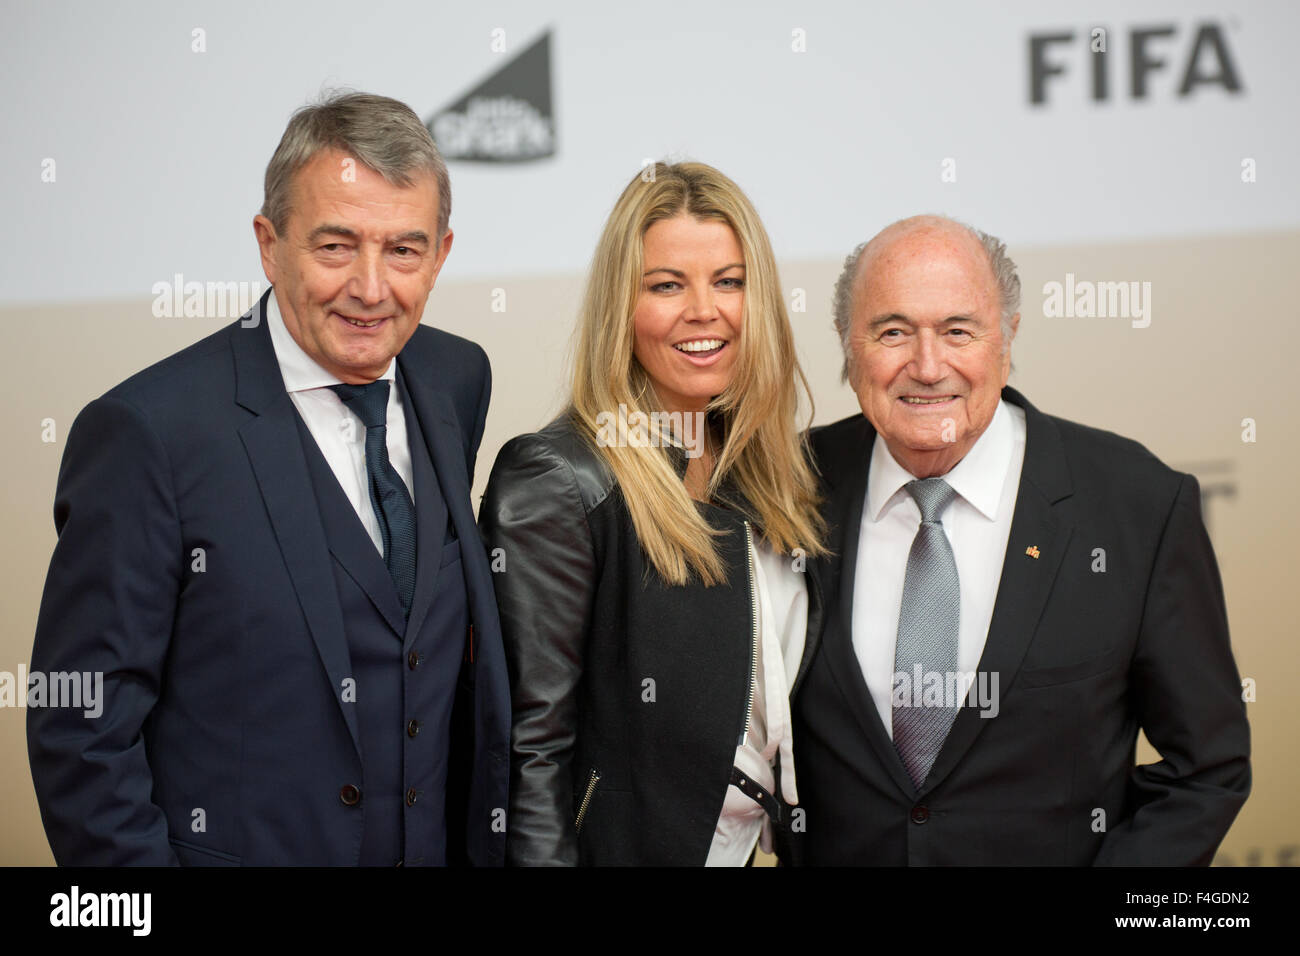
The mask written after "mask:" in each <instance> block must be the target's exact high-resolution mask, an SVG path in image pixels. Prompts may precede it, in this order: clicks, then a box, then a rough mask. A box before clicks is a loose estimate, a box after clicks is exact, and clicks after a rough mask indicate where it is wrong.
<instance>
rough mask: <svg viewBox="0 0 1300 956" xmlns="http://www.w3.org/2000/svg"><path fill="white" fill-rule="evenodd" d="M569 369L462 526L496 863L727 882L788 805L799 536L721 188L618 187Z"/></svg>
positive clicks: (688, 184) (796, 377)
mask: <svg viewBox="0 0 1300 956" xmlns="http://www.w3.org/2000/svg"><path fill="white" fill-rule="evenodd" d="M573 366H574V371H573V389H572V397H571V403H570V406H569V408H568V409H567V410H566V411H565V413H564V414H563V415H561V416H560V417H559V418H558V419H556V420H555V421H553V422H552V423H551V424H550V425H548V426H547V427H545V428H544V429H542V430H541V431H539V432H537V433H534V434H530V435H523V436H520V437H518V438H515V439H514V440H513V441H511V442H509V443H508V444H507V445H506V446H505V447H504V448H503V449H502V450H501V454H500V456H499V457H498V458H497V461H496V465H495V467H494V468H493V470H492V476H491V478H490V479H489V482H488V488H487V493H486V495H485V497H484V503H483V508H482V512H481V514H480V525H481V527H482V530H483V533H484V536H485V539H486V541H487V544H488V546H489V547H490V548H493V549H496V548H500V549H502V550H501V551H500V552H496V553H497V554H498V555H499V556H501V557H503V558H504V568H503V569H501V570H500V572H499V573H497V574H495V575H494V584H495V586H496V592H497V604H498V607H499V609H500V612H501V627H502V634H503V637H504V639H505V644H506V655H507V660H508V664H509V668H510V677H511V693H512V700H513V705H514V726H513V730H512V735H511V737H512V740H511V744H512V748H511V749H512V755H511V794H510V811H509V824H508V829H507V849H506V857H507V862H509V863H512V864H515V865H548V864H550V865H576V864H584V865H585V864H598V865H599V864H625V865H629V864H630V865H656V864H665V865H704V864H709V865H735V866H742V865H745V864H746V862H748V861H750V860H751V859H752V857H753V853H754V849H755V847H756V846H757V845H758V844H759V842H760V838H764V837H770V836H772V835H774V834H775V835H776V837H777V843H778V845H779V838H780V835H781V833H782V830H783V828H785V827H786V826H787V824H788V822H789V820H790V817H791V807H792V806H793V805H794V804H796V803H797V798H798V794H797V789H796V778H795V772H794V760H793V756H794V749H793V742H792V740H791V736H790V708H789V699H790V695H791V692H792V691H793V690H794V688H795V685H796V684H797V681H798V677H799V674H800V672H801V668H800V663H801V662H802V661H804V660H807V659H810V657H811V654H810V652H811V650H812V647H811V646H809V645H810V644H811V643H812V641H810V640H808V639H807V635H812V636H813V640H814V641H815V637H816V634H817V621H818V620H819V619H820V613H821V600H820V596H819V595H818V594H817V593H816V590H815V585H814V584H813V582H812V581H811V580H808V578H809V577H810V576H806V575H804V574H803V573H801V572H802V567H803V561H804V560H805V559H807V558H811V557H812V556H814V555H818V554H821V553H823V547H822V545H821V540H822V537H823V532H822V526H821V522H820V519H819V517H818V514H817V508H816V504H817V502H816V491H815V488H816V485H815V481H814V477H813V474H812V473H811V470H810V468H809V465H808V464H807V461H806V458H805V453H804V452H805V449H804V443H803V439H802V436H801V431H800V429H799V426H798V423H797V422H796V413H797V407H798V396H799V394H800V389H803V391H804V392H805V393H806V391H807V385H806V383H805V382H804V380H803V374H802V372H801V371H800V369H799V365H798V361H797V360H796V357H795V350H794V340H793V335H792V333H791V330H790V323H789V318H788V316H787V315H786V311H785V306H784V304H783V299H782V295H781V289H780V284H779V281H778V278H777V271H776V264H775V261H774V259H773V256H772V250H771V246H770V244H769V242H768V238H767V234H766V232H765V231H764V229H763V226H762V223H761V222H760V221H759V219H758V216H757V214H756V213H755V211H754V208H753V206H752V205H751V204H750V202H749V200H748V199H747V198H746V197H745V195H744V194H743V193H742V192H741V191H740V189H739V188H738V187H737V186H736V184H735V183H733V182H732V181H731V180H730V179H728V178H727V177H725V176H723V175H722V174H721V173H719V172H718V171H717V170H715V169H712V168H711V167H709V166H705V165H702V164H699V163H680V164H676V165H671V166H669V165H663V164H659V165H656V166H655V167H654V170H653V176H650V175H647V174H641V175H638V176H637V177H636V178H635V179H633V180H632V182H631V183H630V184H629V185H628V186H627V188H626V189H625V190H624V191H623V194H622V196H620V197H619V200H618V202H617V203H616V204H615V206H614V210H613V212H612V213H611V214H610V217H609V219H608V221H607V222H606V224H605V228H604V232H603V234H602V235H601V238H600V243H599V245H598V246H597V248H596V254H595V258H594V261H593V264H592V269H591V275H590V277H589V281H588V285H587V291H586V296H585V299H584V301H583V305H582V313H581V316H580V319H579V328H578V335H577V349H576V354H575V357H574V362H573ZM810 621H811V625H812V626H809V625H810ZM763 842H764V846H765V847H770V846H771V843H770V842H769V841H768V840H767V839H764V840H763Z"/></svg>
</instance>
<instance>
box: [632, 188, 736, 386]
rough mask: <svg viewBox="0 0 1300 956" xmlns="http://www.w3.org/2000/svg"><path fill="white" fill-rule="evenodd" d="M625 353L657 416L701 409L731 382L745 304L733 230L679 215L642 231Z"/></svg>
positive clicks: (704, 220)
mask: <svg viewBox="0 0 1300 956" xmlns="http://www.w3.org/2000/svg"><path fill="white" fill-rule="evenodd" d="M642 264H643V266H644V268H643V269H642V276H641V291H640V294H639V295H638V297H637V302H636V309H635V311H634V312H633V321H634V324H635V344H634V346H633V354H635V355H636V358H637V361H639V362H640V363H641V366H642V368H644V369H645V370H646V373H647V374H648V375H649V376H650V380H651V383H652V384H653V385H654V388H655V392H656V393H657V394H658V397H659V402H660V403H661V404H662V405H663V406H664V407H663V409H662V410H663V411H670V412H673V411H687V412H697V411H703V410H704V409H705V407H706V406H707V405H708V403H709V400H710V399H711V398H713V397H714V396H715V395H718V394H720V393H721V392H722V391H723V389H725V388H726V387H727V384H728V383H729V382H730V381H731V375H732V371H733V369H734V368H735V365H736V353H737V349H738V347H739V344H740V324H741V315H742V313H743V309H744V305H745V257H744V254H743V253H742V252H741V248H740V241H739V240H738V239H737V238H736V234H735V232H733V231H732V229H731V227H730V226H729V225H727V224H726V223H725V222H722V221H720V220H716V219H703V220H701V219H695V218H694V217H692V216H689V215H687V214H685V213H683V214H682V215H680V216H675V217H674V218H672V219H661V220H660V221H659V222H656V223H655V224H654V225H652V226H651V227H650V228H649V229H647V230H646V233H645V237H644V245H643V255H642Z"/></svg>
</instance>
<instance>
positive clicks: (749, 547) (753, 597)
mask: <svg viewBox="0 0 1300 956" xmlns="http://www.w3.org/2000/svg"><path fill="white" fill-rule="evenodd" d="M745 566H746V567H747V568H748V570H749V620H750V623H751V624H752V626H753V632H754V642H753V645H752V646H751V647H750V651H749V696H748V697H746V698H745V726H744V728H743V729H742V730H741V732H740V744H739V746H741V747H743V746H745V743H746V741H748V740H749V715H750V713H751V712H752V711H753V709H754V683H755V681H756V679H757V677H758V589H757V588H756V587H755V585H754V538H753V532H751V531H750V529H749V522H748V521H746V522H745Z"/></svg>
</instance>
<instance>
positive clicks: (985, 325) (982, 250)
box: [835, 216, 1020, 478]
mask: <svg viewBox="0 0 1300 956" xmlns="http://www.w3.org/2000/svg"><path fill="white" fill-rule="evenodd" d="M1019 295H1020V283H1019V280H1018V279H1017V278H1016V273H1015V265H1014V264H1013V263H1012V262H1011V260H1010V259H1008V258H1007V257H1006V251H1005V248H1004V247H1003V245H1002V243H1000V242H998V241H997V240H996V239H994V238H992V237H991V236H987V235H985V234H984V233H981V232H977V231H976V230H973V229H970V228H969V227H967V226H965V225H963V224H961V223H958V222H953V221H952V220H950V219H943V218H940V217H938V216H916V217H913V218H911V219H904V220H902V221H901V222H896V223H894V224H893V225H891V226H889V227H888V228H886V229H884V230H882V231H881V232H880V233H879V234H878V235H877V236H875V237H874V238H873V239H872V240H871V241H870V242H866V243H864V244H863V245H862V246H860V247H859V248H858V249H857V250H855V252H854V254H853V255H852V256H850V257H849V261H848V262H846V263H845V269H844V274H843V275H842V276H841V277H840V281H839V283H838V284H837V286H836V302H835V304H836V326H837V327H838V328H839V329H840V336H841V340H842V341H843V343H844V355H845V371H846V375H847V377H848V379H849V381H850V382H851V383H852V385H853V390H854V391H855V392H856V393H857V396H858V403H859V405H861V406H862V413H863V414H864V415H865V416H866V417H867V419H868V420H870V422H871V424H872V426H873V427H874V428H875V430H876V434H877V435H878V436H879V437H880V438H881V439H883V440H884V442H885V443H886V445H887V447H888V448H889V451H890V453H891V454H892V455H893V457H894V460H895V461H897V462H898V463H899V464H900V465H901V466H903V468H905V469H906V470H907V471H908V472H909V473H910V474H912V475H913V476H914V477H917V478H930V477H935V476H938V475H944V474H947V472H948V471H950V470H951V469H952V468H953V467H954V466H955V465H956V464H957V463H958V462H960V461H961V460H962V458H964V457H965V455H966V453H967V452H968V451H969V450H970V449H971V448H972V447H973V446H974V444H975V442H976V441H977V440H978V439H979V436H980V435H981V434H983V433H984V430H985V429H986V428H988V426H989V423H990V422H991V421H992V420H993V415H994V413H995V412H996V410H997V407H998V402H999V401H1000V399H1001V392H1002V388H1003V387H1004V386H1005V385H1006V383H1007V377H1008V375H1009V374H1010V370H1011V352H1010V345H1011V338H1012V336H1014V335H1015V331H1016V327H1017V325H1018V324H1019V320H1020V316H1019V315H1018V314H1017V313H1016V306H1017V303H1018V300H1019Z"/></svg>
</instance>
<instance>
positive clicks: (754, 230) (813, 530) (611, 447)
mask: <svg viewBox="0 0 1300 956" xmlns="http://www.w3.org/2000/svg"><path fill="white" fill-rule="evenodd" d="M683 213H689V214H690V215H691V216H694V217H695V218H696V219H700V220H720V221H722V222H725V223H726V224H727V225H728V226H730V227H731V229H732V231H733V232H734V233H735V234H736V238H737V240H738V241H739V242H740V247H741V250H742V251H743V253H744V257H745V299H744V310H743V313H742V318H741V334H740V337H739V352H738V354H737V357H736V364H735V370H734V372H733V374H732V377H731V381H730V383H729V384H728V385H727V387H726V389H724V391H723V392H722V394H720V395H718V396H716V397H715V398H714V399H713V400H712V401H711V402H710V403H709V406H708V410H709V413H710V417H711V418H720V419H721V422H722V430H723V445H722V450H721V452H720V453H719V455H718V457H717V460H716V464H715V466H714V469H713V474H712V475H711V477H710V479H709V486H708V497H709V498H710V499H713V498H714V497H715V495H717V493H718V491H719V489H720V488H721V486H722V485H723V484H724V483H728V482H729V483H730V487H733V488H734V489H735V490H736V491H737V492H738V493H739V494H740V496H741V497H742V498H743V499H744V501H745V502H746V503H747V505H748V508H749V510H750V513H751V517H753V518H754V520H755V521H756V523H757V524H758V525H759V527H760V528H761V530H762V533H763V536H764V537H765V538H766V539H767V541H768V543H769V544H770V545H771V546H772V547H773V548H775V549H777V550H779V551H781V552H782V553H792V552H795V551H796V549H802V552H803V553H804V554H806V555H810V556H811V555H819V554H824V553H826V552H825V547H824V545H823V544H822V537H823V534H824V530H825V526H824V523H823V521H822V519H821V516H820V515H819V514H818V511H817V485H816V480H815V478H814V476H813V473H812V469H811V468H810V467H809V465H808V463H807V458H806V455H805V451H806V449H805V443H806V437H805V436H804V434H803V432H802V430H801V429H799V427H798V425H797V423H796V421H795V418H796V415H797V413H798V406H799V391H800V389H802V391H803V394H805V395H807V396H808V401H809V410H810V419H811V407H812V399H811V395H810V393H809V391H808V382H807V380H806V379H805V378H804V374H803V371H802V370H801V369H800V368H799V362H798V359H797V357H796V355H795V347H794V334H793V333H792V332H791V329H790V319H789V316H788V315H787V314H786V310H785V302H784V299H783V297H782V294H781V286H780V280H779V278H778V275H777V269H776V260H775V257H774V256H773V255H772V247H771V243H770V242H769V241H768V237H767V232H766V230H764V228H763V224H762V222H761V221H760V220H759V218H758V214H757V213H756V212H755V210H754V207H753V206H752V205H751V204H750V202H749V199H748V198H746V196H745V194H744V193H743V192H741V190H740V187H738V186H737V185H736V184H735V183H733V182H732V181H731V180H730V179H728V178H727V177H726V176H724V175H722V173H720V172H718V171H717V170H716V169H714V168H712V167H711V166H706V165H704V164H703V163H676V164H673V165H665V164H663V163H656V164H655V165H654V166H653V167H647V168H646V169H644V170H643V171H642V172H641V173H639V174H638V175H637V176H636V177H635V178H633V180H632V181H631V182H630V183H629V184H628V186H627V188H626V189H624V190H623V194H622V195H621V196H620V197H619V199H618V202H616V203H615V204H614V209H613V211H612V212H611V213H610V215H609V219H608V220H607V221H606V223H605V228H604V231H603V232H602V233H601V237H600V242H599V243H598V244H597V246H596V253H595V256H594V257H593V260H592V266H591V273H590V276H589V278H588V281H587V289H586V294H585V296H584V298H583V303H582V311H581V315H580V317H579V322H578V335H577V342H576V347H575V353H574V360H573V396H572V401H571V404H570V409H569V414H570V415H571V417H572V418H573V420H574V422H575V423H576V424H577V426H578V427H579V429H580V430H581V431H582V432H583V433H584V435H585V436H586V437H587V439H588V440H589V441H590V442H591V444H592V445H593V447H595V448H596V450H597V452H598V453H599V454H600V455H602V456H603V458H604V459H605V461H606V462H607V463H608V465H609V468H610V469H611V471H612V472H613V474H614V478H615V480H616V481H617V482H618V486H619V489H620V491H621V493H622V495H623V499H624V501H625V502H626V504H627V508H628V511H629V512H630V514H631V518H632V523H633V525H634V527H635V528H636V534H637V538H638V539H639V540H640V543H641V547H642V548H643V549H644V551H645V553H646V556H647V557H648V558H649V560H650V563H651V564H652V565H653V566H654V568H655V570H656V571H658V572H659V575H660V576H661V577H662V578H663V579H664V580H665V581H667V582H668V583H670V584H685V583H686V582H687V581H688V580H689V579H690V577H691V575H692V574H695V575H698V576H699V578H700V579H701V580H702V581H703V582H704V583H705V584H706V585H713V584H717V583H720V582H722V581H725V580H726V568H725V567H724V565H723V562H722V560H721V558H720V557H719V555H718V553H717V549H716V548H715V547H714V541H713V539H714V538H715V537H716V536H718V535H720V534H722V533H723V532H720V531H718V530H716V529H714V528H713V527H711V526H710V525H709V523H708V522H707V521H706V520H705V518H704V516H703V515H702V514H701V513H700V511H699V510H698V509H697V508H696V506H695V502H694V501H693V499H692V498H691V497H690V495H689V494H688V493H687V491H686V487H685V485H684V484H683V483H682V480H681V479H680V478H679V477H678V475H677V472H676V470H675V469H674V467H673V465H672V462H671V461H670V460H669V458H668V456H667V455H665V454H663V453H659V452H655V451H653V450H650V451H647V449H645V448H640V447H628V445H627V443H626V442H613V443H611V442H608V441H600V440H598V438H599V435H600V430H599V427H598V425H599V420H600V416H601V414H602V412H603V413H605V416H606V418H607V417H608V416H609V415H610V414H613V413H614V411H615V410H616V409H620V407H623V408H625V409H626V410H627V412H628V413H635V412H641V413H642V414H644V415H646V416H647V417H649V416H650V415H651V413H652V412H655V411H658V410H659V409H657V408H655V407H653V405H654V403H655V402H657V399H656V398H655V393H654V388H653V386H652V383H651V381H650V377H649V375H648V374H647V373H646V371H645V369H644V368H643V367H642V365H641V363H640V362H639V361H637V359H636V357H635V355H634V354H633V347H634V341H635V331H634V327H633V325H634V324H633V318H632V316H633V313H634V311H635V309H636V304H637V298H638V296H639V294H640V289H641V283H642V270H643V268H644V266H643V262H642V251H643V239H644V236H645V233H646V230H647V229H649V228H650V226H652V225H653V224H654V223H656V222H659V221H660V220H663V219H671V218H673V217H675V216H677V215H680V214H683ZM630 417H631V414H629V418H630Z"/></svg>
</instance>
